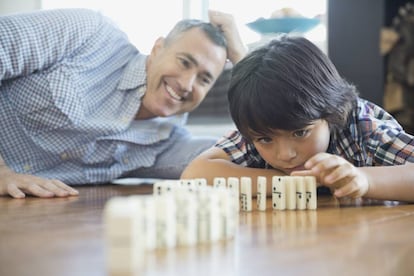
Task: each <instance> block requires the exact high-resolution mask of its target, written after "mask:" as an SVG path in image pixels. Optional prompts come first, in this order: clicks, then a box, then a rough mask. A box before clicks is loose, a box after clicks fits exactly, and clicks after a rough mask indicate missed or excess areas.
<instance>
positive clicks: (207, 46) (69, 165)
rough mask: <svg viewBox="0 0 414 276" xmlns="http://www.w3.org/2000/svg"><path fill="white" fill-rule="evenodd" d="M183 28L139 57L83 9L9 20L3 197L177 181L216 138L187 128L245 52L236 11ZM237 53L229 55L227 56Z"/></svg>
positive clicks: (4, 25) (0, 173)
mask: <svg viewBox="0 0 414 276" xmlns="http://www.w3.org/2000/svg"><path fill="white" fill-rule="evenodd" d="M209 17H210V21H211V24H208V23H204V22H200V21H197V20H184V21H182V22H179V23H178V24H177V25H176V26H175V27H174V29H173V30H172V31H171V32H170V33H169V34H168V36H167V37H166V38H159V39H158V40H157V41H156V42H155V44H154V47H153V49H152V51H151V53H150V54H149V55H148V56H147V55H143V54H142V53H140V52H139V51H138V50H137V49H136V48H135V47H134V46H133V45H132V44H131V43H130V42H129V41H128V39H127V37H126V36H125V34H124V33H122V32H121V31H120V30H119V29H117V28H116V27H115V26H114V25H113V24H112V23H111V22H109V20H108V19H107V18H105V17H103V16H102V15H100V14H99V13H96V12H93V11H89V10H83V9H67V10H50V11H39V12H33V13H26V14H17V15H11V16H3V17H0V36H1V38H2V43H1V44H0V114H1V118H2V119H1V120H0V127H1V129H2V131H1V134H0V156H1V157H0V158H1V159H0V164H1V165H0V195H11V196H12V197H14V198H22V197H24V196H25V194H31V195H34V196H38V197H53V196H59V197H65V196H70V195H76V194H77V191H76V190H74V189H73V188H71V187H69V186H68V185H67V184H83V183H105V182H108V181H110V180H112V179H115V178H118V177H122V176H141V177H159V178H178V177H179V175H180V173H181V171H182V169H183V168H184V167H185V166H186V164H187V163H188V162H189V161H190V160H191V159H192V158H193V157H194V156H196V155H197V154H198V153H200V152H201V151H202V150H204V149H206V148H208V147H209V146H211V145H212V144H213V143H214V140H213V139H195V138H194V137H191V135H190V134H189V133H188V132H186V130H185V129H184V128H183V127H182V126H183V124H184V123H185V118H186V116H185V115H186V113H187V112H189V111H191V110H193V109H194V108H196V107H197V106H198V105H199V104H200V102H201V101H202V100H203V99H204V97H205V96H206V94H207V92H208V91H209V90H210V88H211V87H212V86H213V84H214V82H215V81H216V79H217V78H218V77H219V75H220V73H221V72H222V70H223V67H224V64H225V62H226V59H227V58H229V59H230V61H231V62H233V63H236V62H237V61H238V60H240V59H241V58H242V57H243V55H244V54H245V49H244V47H243V45H242V43H241V39H240V37H239V35H238V32H237V30H236V28H235V24H234V20H233V18H232V16H230V15H228V14H224V13H219V12H213V11H210V12H209ZM226 50H227V51H226Z"/></svg>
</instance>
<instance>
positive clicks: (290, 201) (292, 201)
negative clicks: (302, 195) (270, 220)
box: [285, 176, 296, 210]
mask: <svg viewBox="0 0 414 276" xmlns="http://www.w3.org/2000/svg"><path fill="white" fill-rule="evenodd" d="M294 179H295V178H294V177H291V176H289V177H286V178H285V181H286V182H285V183H286V209H288V210H295V209H296V182H295V181H294Z"/></svg>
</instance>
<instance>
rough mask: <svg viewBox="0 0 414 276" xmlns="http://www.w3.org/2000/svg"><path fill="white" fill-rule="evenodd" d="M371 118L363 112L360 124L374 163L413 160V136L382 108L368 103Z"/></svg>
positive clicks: (399, 162)
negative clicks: (363, 115)
mask: <svg viewBox="0 0 414 276" xmlns="http://www.w3.org/2000/svg"><path fill="white" fill-rule="evenodd" d="M367 105H370V108H371V115H372V116H371V118H368V115H367V114H365V117H363V118H362V119H361V121H360V126H361V127H362V128H363V129H364V132H365V134H366V135H367V148H368V156H370V157H371V158H372V161H371V162H372V164H373V165H374V166H375V165H385V166H388V165H402V164H405V163H406V162H414V137H413V136H412V135H410V134H408V133H406V132H405V131H404V130H403V128H402V127H401V125H400V124H399V123H398V122H397V121H396V120H395V119H394V118H393V117H392V116H391V115H390V114H389V113H387V112H386V111H385V110H383V109H382V108H380V107H378V106H376V105H374V104H370V103H368V104H367Z"/></svg>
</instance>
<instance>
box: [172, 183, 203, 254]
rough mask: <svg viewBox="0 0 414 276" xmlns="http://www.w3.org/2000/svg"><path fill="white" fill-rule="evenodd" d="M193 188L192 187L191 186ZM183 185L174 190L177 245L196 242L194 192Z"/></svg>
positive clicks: (195, 202) (195, 201) (195, 199)
mask: <svg viewBox="0 0 414 276" xmlns="http://www.w3.org/2000/svg"><path fill="white" fill-rule="evenodd" d="M192 188H193V187H192ZM192 188H191V187H190V189H188V187H186V186H184V187H181V188H177V189H176V190H175V191H174V194H175V203H176V226H177V228H176V234H177V245H178V246H191V245H195V244H197V205H198V204H197V197H196V192H195V191H193V190H192Z"/></svg>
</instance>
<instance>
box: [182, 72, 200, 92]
mask: <svg viewBox="0 0 414 276" xmlns="http://www.w3.org/2000/svg"><path fill="white" fill-rule="evenodd" d="M196 79H197V75H196V74H194V73H193V72H188V73H187V74H183V75H182V76H181V77H180V79H179V81H178V82H179V84H180V89H181V90H183V91H185V92H192V91H193V86H194V82H195V81H196Z"/></svg>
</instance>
